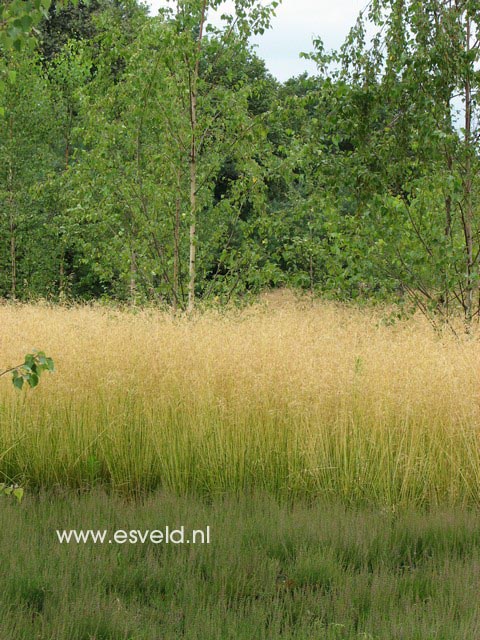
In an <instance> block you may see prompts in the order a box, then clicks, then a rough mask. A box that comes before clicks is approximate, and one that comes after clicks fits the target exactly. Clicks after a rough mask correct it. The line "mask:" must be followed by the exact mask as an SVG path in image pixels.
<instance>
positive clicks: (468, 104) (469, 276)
mask: <svg viewBox="0 0 480 640" xmlns="http://www.w3.org/2000/svg"><path fill="white" fill-rule="evenodd" d="M466 21H467V23H466V29H467V33H466V51H467V53H468V51H469V50H470V38H471V23H470V17H469V16H467V18H466ZM464 92H465V134H464V144H465V174H464V179H463V212H462V222H463V231H464V237H465V253H466V264H465V266H466V286H465V323H466V328H467V331H469V330H470V325H471V322H472V318H473V295H474V290H475V283H474V273H473V272H474V254H473V231H472V229H473V201H472V140H471V131H472V92H471V83H470V73H469V71H467V74H466V77H465V83H464Z"/></svg>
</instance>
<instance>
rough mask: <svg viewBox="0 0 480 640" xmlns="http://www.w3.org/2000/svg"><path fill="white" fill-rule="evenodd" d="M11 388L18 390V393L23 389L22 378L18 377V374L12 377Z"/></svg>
mask: <svg viewBox="0 0 480 640" xmlns="http://www.w3.org/2000/svg"><path fill="white" fill-rule="evenodd" d="M13 386H14V387H15V388H16V389H18V390H19V391H21V390H22V388H23V377H22V376H19V375H18V374H17V376H15V375H14V377H13Z"/></svg>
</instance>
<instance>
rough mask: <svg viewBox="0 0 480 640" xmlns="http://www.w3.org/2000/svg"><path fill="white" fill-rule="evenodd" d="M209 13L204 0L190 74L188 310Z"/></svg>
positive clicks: (193, 265)
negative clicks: (199, 88)
mask: <svg viewBox="0 0 480 640" xmlns="http://www.w3.org/2000/svg"><path fill="white" fill-rule="evenodd" d="M206 14H207V0H203V5H202V14H201V17H200V24H199V32H198V40H197V52H196V59H195V66H194V69H193V70H192V74H191V76H190V86H189V93H190V131H191V142H190V260H189V266H188V275H189V280H188V312H189V313H191V312H192V311H193V310H194V308H195V278H196V267H197V265H196V260H197V139H196V136H197V84H198V75H199V69H200V54H201V51H202V38H203V28H204V25H205V19H206Z"/></svg>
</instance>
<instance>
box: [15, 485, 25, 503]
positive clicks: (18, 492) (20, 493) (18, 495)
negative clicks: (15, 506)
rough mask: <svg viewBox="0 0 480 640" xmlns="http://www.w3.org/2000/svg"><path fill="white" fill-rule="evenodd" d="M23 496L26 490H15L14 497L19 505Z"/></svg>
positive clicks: (20, 488) (19, 488) (18, 488)
mask: <svg viewBox="0 0 480 640" xmlns="http://www.w3.org/2000/svg"><path fill="white" fill-rule="evenodd" d="M23 494H24V490H23V489H22V487H17V488H16V489H14V490H13V495H14V496H15V498H16V499H17V500H18V502H19V503H20V502H21V501H22V500H23Z"/></svg>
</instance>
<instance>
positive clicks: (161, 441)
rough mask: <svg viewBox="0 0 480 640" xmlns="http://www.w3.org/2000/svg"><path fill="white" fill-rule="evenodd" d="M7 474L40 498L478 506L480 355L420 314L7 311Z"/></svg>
mask: <svg viewBox="0 0 480 640" xmlns="http://www.w3.org/2000/svg"><path fill="white" fill-rule="evenodd" d="M0 322H1V325H2V326H3V327H4V329H3V332H2V335H1V342H0V353H1V361H2V362H1V364H2V365H3V366H4V367H3V368H7V367H8V366H12V365H16V364H18V363H19V362H21V361H22V359H23V356H24V355H25V353H27V352H29V351H31V350H32V348H41V349H42V350H44V351H45V352H46V353H47V354H48V355H50V356H52V357H53V359H54V361H55V365H56V369H57V371H56V373H55V374H54V375H47V374H44V376H43V377H42V380H41V383H40V385H39V387H38V388H36V389H34V390H27V391H26V392H21V393H18V392H17V391H15V390H14V389H13V387H12V385H11V382H10V381H9V380H7V379H6V378H2V379H1V381H0V410H1V414H0V451H1V452H3V453H1V454H0V456H1V459H0V470H1V472H2V473H3V474H4V476H5V477H6V478H8V479H10V480H21V481H26V482H27V483H30V484H31V485H35V486H47V487H53V486H55V485H60V486H67V485H68V486H73V487H82V486H89V485H93V484H97V483H106V484H108V485H111V486H113V487H115V488H117V489H119V490H125V491H142V490H148V489H151V488H155V487H158V486H162V487H165V488H168V489H173V490H175V491H177V492H180V493H186V492H197V491H198V492H202V493H209V494H217V493H224V492H231V491H232V492H235V491H248V490H249V489H260V490H267V491H270V492H273V493H274V494H276V495H281V496H294V495H307V496H308V495H311V496H318V495H322V496H324V497H329V496H331V497H332V498H340V499H343V500H346V501H349V502H372V503H381V504H388V505H402V504H410V503H417V504H427V503H428V504H432V503H460V504H466V503H474V502H476V503H478V502H479V501H480V446H479V445H480V438H479V435H480V434H479V429H480V402H479V399H480V396H479V390H480V389H479V387H480V343H479V340H478V338H477V337H472V336H469V337H461V338H459V339H457V338H455V337H454V336H451V335H443V336H439V335H438V334H436V333H434V331H433V330H432V329H431V327H430V326H429V325H428V323H427V322H426V321H424V320H423V319H422V318H419V317H416V318H414V319H411V320H406V321H402V322H397V323H396V324H394V325H393V326H387V324H386V323H384V322H383V321H382V312H380V311H371V310H370V311H366V310H363V311H362V310H359V309H353V308H350V307H342V306H338V305H333V304H318V305H302V304H300V303H295V302H287V303H285V304H274V305H269V304H265V305H264V306H262V307H257V308H253V309H249V310H246V311H243V312H231V313H229V314H226V315H225V314H224V315H221V314H217V313H213V312H212V313H206V314H202V315H199V316H198V317H196V318H194V319H190V320H188V319H178V318H177V319H176V318H174V317H172V316H170V315H168V314H165V313H161V312H157V311H151V310H143V311H139V312H137V313H132V312H128V311H124V312H121V311H116V310H111V309H105V308H98V307H74V308H60V307H48V306H30V305H26V306H4V307H1V308H0Z"/></svg>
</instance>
